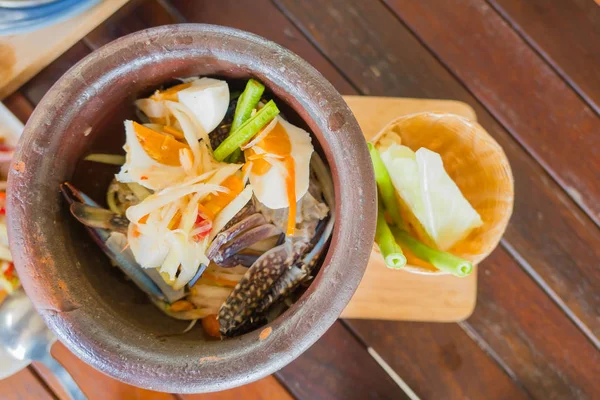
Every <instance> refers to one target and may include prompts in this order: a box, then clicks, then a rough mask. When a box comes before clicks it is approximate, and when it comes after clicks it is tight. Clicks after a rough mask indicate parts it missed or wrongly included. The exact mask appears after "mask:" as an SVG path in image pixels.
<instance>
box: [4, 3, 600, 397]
mask: <svg viewBox="0 0 600 400" xmlns="http://www.w3.org/2000/svg"><path fill="white" fill-rule="evenodd" d="M597 7H598V5H597V4H595V3H594V1H592V0H565V1H555V2H545V1H542V0H531V1H527V2H523V1H515V0H489V1H483V0H459V1H456V2H437V1H433V0H424V1H421V2H409V1H404V0H385V1H383V0H381V1H377V0H371V1H367V0H347V1H345V0H328V1H325V0H306V1H302V2H296V1H293V0H273V1H270V0H252V1H250V0H242V1H238V0H220V1H218V2H217V1H206V2H191V1H188V0H171V1H168V0H145V1H142V0H140V1H139V3H134V4H132V5H130V6H128V7H126V8H124V9H122V10H121V11H120V12H118V13H117V14H116V15H115V16H114V17H112V18H111V19H110V20H109V21H107V22H105V23H104V24H102V25H100V26H99V27H98V28H96V29H95V30H94V31H93V32H91V33H90V34H89V35H88V36H87V37H86V38H84V39H83V40H82V41H81V42H78V44H76V45H75V46H74V47H72V48H71V49H69V50H68V52H67V53H65V55H64V56H62V57H60V58H58V59H57V60H56V61H55V62H54V63H52V64H51V65H50V66H49V67H48V68H46V69H45V70H44V71H42V72H41V73H40V74H38V75H37V76H36V77H35V78H34V79H33V80H31V81H30V82H29V83H28V84H27V85H26V86H24V87H23V88H22V89H21V91H20V93H18V94H16V95H14V96H10V97H9V98H8V99H7V105H8V106H9V107H10V108H11V110H12V111H13V112H15V114H17V115H18V117H19V118H21V119H25V118H26V117H27V115H28V112H30V109H29V111H27V108H28V107H29V108H30V107H31V105H34V104H36V103H37V102H39V100H40V99H41V97H42V96H43V94H44V93H45V92H46V91H47V90H48V88H49V87H50V86H51V85H52V84H53V83H54V82H55V81H56V79H58V78H59V77H60V75H61V74H62V73H64V72H65V71H66V70H67V69H68V68H70V67H71V66H72V65H73V64H74V63H75V62H76V61H78V60H79V59H80V58H82V57H83V56H85V55H86V54H88V53H89V52H90V51H92V50H93V49H95V48H97V47H99V46H101V45H103V44H105V43H107V42H108V41H110V40H112V39H115V38H117V37H119V36H122V35H124V34H127V33H130V32H133V31H136V30H139V29H142V28H145V27H149V26H155V25H161V24H165V23H172V22H203V23H215V24H221V25H227V26H233V27H236V28H240V29H245V30H248V31H251V32H254V33H257V34H259V35H262V36H264V37H266V38H268V39H271V40H273V41H275V42H277V43H280V44H282V45H283V46H285V47H288V48H290V49H291V50H292V51H294V52H296V53H297V54H299V55H300V56H301V57H303V58H304V59H306V60H307V61H308V62H309V63H311V64H312V65H313V66H315V68H317V69H318V70H319V71H320V72H321V73H322V74H323V75H324V76H325V77H326V78H327V79H329V80H330V81H331V82H332V83H333V85H334V86H335V87H336V88H337V89H338V90H339V91H340V92H342V93H343V94H349V95H356V94H362V95H377V96H398V97H415V98H425V99H453V100H458V101H462V102H465V103H467V104H469V105H470V106H471V107H472V108H473V110H474V111H475V113H476V114H477V117H478V120H479V122H480V123H481V124H482V125H483V126H484V127H485V128H486V129H487V130H488V132H490V134H491V135H492V136H494V138H495V139H496V140H497V141H498V142H499V143H500V144H501V146H502V147H503V148H504V149H505V152H506V153H507V155H508V157H509V159H510V162H511V165H512V169H513V172H514V175H515V191H516V197H515V200H516V203H515V210H514V214H513V218H512V220H511V223H510V225H509V227H508V231H507V233H506V235H505V238H504V240H503V242H502V246H501V247H500V248H498V249H497V250H496V251H495V252H494V253H493V254H492V256H491V257H490V258H489V259H488V260H486V261H485V262H484V263H483V264H482V265H481V266H480V268H479V285H478V288H477V294H478V304H477V307H476V308H475V311H474V313H473V315H472V316H471V317H470V318H469V319H468V320H466V321H464V322H461V323H460V324H429V323H415V322H383V321H379V322H376V321H362V320H361V321H358V320H347V321H345V322H338V323H336V324H335V325H334V326H333V327H332V329H331V330H330V331H329V332H328V333H327V334H326V335H325V336H324V337H323V338H322V339H321V340H320V341H318V342H317V343H316V344H315V345H314V346H313V347H312V348H311V349H309V351H307V352H306V353H305V354H303V355H302V356H300V358H299V359H298V360H296V361H295V362H293V363H292V364H290V365H289V366H287V367H286V368H284V370H282V371H280V372H279V373H278V374H277V379H275V378H273V377H271V378H268V379H266V380H263V381H259V382H257V383H256V384H254V385H253V386H252V387H247V388H240V389H239V391H238V392H231V393H227V392H224V393H223V396H229V397H219V398H249V399H255V398H256V399H259V398H284V399H285V398H297V399H314V398H344V399H359V398H360V399H363V398H394V399H395V398H404V397H405V394H404V392H403V390H401V388H400V386H399V385H398V384H397V382H395V381H394V380H393V379H392V378H391V377H390V376H389V375H388V374H386V373H385V372H384V369H383V368H381V367H380V366H379V365H378V364H377V363H376V361H375V360H374V359H373V358H372V357H371V356H370V353H369V352H368V351H367V349H368V348H372V349H373V350H371V351H376V352H377V353H378V354H379V355H380V356H381V358H382V359H383V360H384V361H385V362H387V364H389V367H390V368H391V369H392V370H393V371H394V372H395V373H396V374H397V375H398V376H399V377H400V379H401V380H402V382H404V383H405V384H406V385H408V386H409V387H410V388H411V389H412V390H413V391H414V392H415V393H416V394H417V395H418V396H420V397H421V398H423V399H429V398H431V399H433V398H450V399H455V398H472V399H480V398H486V399H487V398H491V399H504V398H536V399H537V398H539V399H594V398H597V395H598V393H600V386H599V382H598V380H597V378H596V377H597V376H598V373H599V372H600V371H599V370H598V368H599V365H600V359H599V358H598V357H599V356H598V354H599V352H598V349H599V348H600V341H599V339H598V336H599V335H600V319H598V315H600V296H599V295H598V293H600V269H599V268H598V260H600V230H599V229H598V222H599V218H600V215H598V212H599V211H600V205H599V204H600V203H598V199H599V198H600V197H599V196H598V194H599V193H598V191H600V186H599V185H600V179H599V178H600V171H599V170H598V167H599V164H598V162H600V161H599V157H598V140H600V139H599V138H600V136H598V135H597V132H598V130H599V129H598V128H599V125H598V102H599V100H598V99H599V98H600V97H599V93H600V92H599V87H600V81H599V79H600V75H598V74H597V73H596V70H597V69H598V64H599V63H598V60H599V57H600V55H599V54H600V52H599V51H598V46H599V43H600V41H599V40H598V39H597V38H598V32H599V30H600V23H599V21H598V8H597ZM0 54H2V49H1V48H0ZM0 58H1V57H0ZM0 68H1V66H0ZM30 103H31V104H30ZM61 351H62V350H60V349H55V352H56V353H57V356H58V357H59V358H61V361H63V362H65V364H67V367H68V368H71V369H79V370H81V371H83V373H81V374H80V375H79V377H78V379H80V380H82V382H84V389H85V388H86V387H88V385H89V387H90V388H92V389H94V390H106V392H105V393H106V394H107V395H109V396H114V398H119V397H120V398H138V397H137V396H140V397H139V398H154V397H153V396H157V397H156V398H169V397H161V396H163V395H162V394H155V393H145V392H140V393H136V392H135V389H132V388H130V387H127V386H126V385H123V384H121V383H118V382H116V381H112V380H110V378H107V377H105V376H103V375H101V374H98V373H96V372H95V371H87V370H86V368H88V367H86V366H83V365H82V364H81V361H79V360H77V359H75V358H74V357H73V360H71V359H70V358H69V357H72V355H69V354H68V353H67V352H65V353H64V354H63V353H61ZM77 374H79V373H78V372H77ZM87 377H89V379H90V380H92V382H88V380H87V379H88V378H87ZM98 382H101V383H102V385H101V386H102V387H101V388H98ZM280 382H281V383H283V386H282V384H281V383H280ZM53 385H54V383H53V381H52V379H51V378H50V377H47V376H46V375H45V372H44V371H43V370H42V369H35V368H34V367H31V368H30V369H26V370H24V371H22V372H21V373H19V374H17V375H15V376H13V377H11V378H9V379H8V380H6V381H2V382H0V393H8V392H5V391H4V390H5V389H6V390H7V389H8V388H10V389H11V390H12V392H11V396H13V397H11V398H54V396H56V394H55V392H54V391H53V389H51V388H54V386H53ZM96 388H98V389H96ZM104 388H106V389H104ZM120 391H122V392H120ZM13 392H14V393H15V394H12V393H13ZM57 393H59V392H57ZM128 396H130V397H128ZM133 396H136V397H133ZM167 396H168V395H167ZM265 396H268V397H265ZM0 397H2V396H0ZM2 398H4V397H2ZM174 398H181V396H179V395H174ZM193 398H204V397H202V396H199V397H193ZM206 398H212V397H206ZM214 398H217V397H214Z"/></svg>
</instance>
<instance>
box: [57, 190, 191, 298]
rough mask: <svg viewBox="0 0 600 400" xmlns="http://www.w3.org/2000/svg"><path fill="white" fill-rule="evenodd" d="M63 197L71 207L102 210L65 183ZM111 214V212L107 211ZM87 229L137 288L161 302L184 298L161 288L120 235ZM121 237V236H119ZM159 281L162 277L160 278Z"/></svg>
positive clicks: (107, 231) (164, 286)
mask: <svg viewBox="0 0 600 400" xmlns="http://www.w3.org/2000/svg"><path fill="white" fill-rule="evenodd" d="M60 190H61V191H62V193H63V196H64V197H65V199H66V200H67V202H69V204H71V207H72V206H73V205H74V204H77V203H76V202H80V204H81V203H83V204H85V205H86V206H90V207H96V208H100V205H99V204H98V203H96V202H95V201H94V200H92V199H91V198H90V197H89V196H87V195H86V194H84V193H83V192H81V191H79V190H78V189H76V188H75V187H73V185H71V184H70V183H68V182H65V183H64V184H62V185H61V186H60ZM107 212H110V211H107ZM86 229H87V231H88V233H89V234H90V236H91V237H92V239H93V240H94V241H95V242H96V244H97V245H98V246H99V247H100V248H101V249H102V251H103V252H104V254H106V255H107V256H108V258H110V259H111V260H112V261H113V263H114V264H115V265H117V266H118V267H119V268H120V269H121V271H123V273H124V274H125V275H127V276H128V277H129V278H130V279H131V280H132V281H133V282H134V283H135V284H136V286H137V287H139V288H140V289H141V290H142V291H143V292H145V293H146V294H148V295H149V296H150V297H152V298H155V299H159V300H161V301H168V302H172V301H175V300H178V299H180V298H182V297H183V296H184V293H183V290H181V291H176V290H173V289H172V288H170V287H169V286H168V285H166V284H165V285H161V286H163V287H162V288H161V287H160V286H159V284H158V283H157V282H155V281H154V280H153V279H152V278H151V277H150V276H149V275H148V274H147V272H146V271H144V269H143V268H142V267H140V265H139V264H138V263H137V262H136V261H135V258H134V257H133V254H132V253H131V250H129V249H127V250H125V251H124V248H125V246H126V241H127V240H126V238H125V236H124V235H122V234H119V233H112V234H111V232H110V231H109V230H107V229H101V228H94V227H89V226H86ZM117 235H120V236H117ZM158 279H162V278H160V276H158Z"/></svg>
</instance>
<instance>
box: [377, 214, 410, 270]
mask: <svg viewBox="0 0 600 400" xmlns="http://www.w3.org/2000/svg"><path fill="white" fill-rule="evenodd" d="M375 242H376V243H377V245H378V246H379V250H380V251H381V255H382V256H383V259H384V260H385V265H386V266H387V267H388V268H392V269H400V268H402V267H404V266H405V265H406V257H405V256H404V254H402V249H401V248H400V246H398V244H397V243H396V240H395V239H394V235H392V231H391V230H390V227H389V226H388V224H387V222H386V221H385V216H384V215H383V207H382V206H381V204H380V205H379V208H378V209H377V228H376V230H375Z"/></svg>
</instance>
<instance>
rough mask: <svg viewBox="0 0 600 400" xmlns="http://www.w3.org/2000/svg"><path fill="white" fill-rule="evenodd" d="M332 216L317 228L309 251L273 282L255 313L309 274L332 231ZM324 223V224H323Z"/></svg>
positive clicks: (269, 304) (273, 302) (269, 305)
mask: <svg viewBox="0 0 600 400" xmlns="http://www.w3.org/2000/svg"><path fill="white" fill-rule="evenodd" d="M333 224H334V218H333V215H332V217H331V218H329V221H327V224H321V227H320V229H317V235H316V237H318V238H319V239H318V240H317V241H316V243H315V244H314V246H313V248H312V250H311V251H309V252H308V253H306V255H305V256H304V257H302V260H301V261H300V262H299V263H298V264H297V265H294V266H292V267H291V268H289V269H288V270H286V271H285V272H284V273H283V274H282V275H281V277H280V278H279V279H278V280H277V281H276V282H275V283H274V284H273V286H272V287H271V289H270V290H269V292H268V293H267V295H266V296H265V297H264V298H263V299H262V301H261V303H260V305H259V306H258V308H257V309H256V313H257V314H262V313H264V312H265V311H267V310H268V309H269V307H271V306H272V305H273V304H275V303H276V302H277V301H278V300H279V299H280V298H281V297H282V296H285V295H287V294H289V293H292V292H293V291H294V290H295V289H296V288H297V287H298V285H300V283H302V282H304V280H306V278H307V277H308V276H309V275H310V273H311V272H312V270H313V269H314V268H315V265H316V264H317V262H318V261H319V259H320V258H321V254H323V251H324V250H325V247H326V245H327V241H328V240H329V237H330V236H331V232H332V231H333ZM323 225H324V226H323Z"/></svg>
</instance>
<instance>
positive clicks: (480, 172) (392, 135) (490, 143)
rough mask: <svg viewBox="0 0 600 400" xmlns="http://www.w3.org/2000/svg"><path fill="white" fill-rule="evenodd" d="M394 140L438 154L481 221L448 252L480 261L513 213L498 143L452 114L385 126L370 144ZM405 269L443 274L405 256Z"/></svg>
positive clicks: (402, 119)
mask: <svg viewBox="0 0 600 400" xmlns="http://www.w3.org/2000/svg"><path fill="white" fill-rule="evenodd" d="M386 140H394V141H400V142H401V144H403V145H405V146H408V147H409V148H411V149H412V150H413V151H417V150H418V149H420V148H421V147H425V148H427V149H429V150H431V151H434V152H436V153H438V154H439V155H440V156H441V157H442V160H443V161H444V168H445V169H446V172H447V173H448V175H450V177H451V178H452V179H453V180H454V182H456V185H457V186H458V187H459V188H460V190H461V192H462V194H463V195H464V196H465V198H466V199H467V200H468V201H469V203H471V205H472V206H473V208H475V210H476V211H477V212H478V213H479V215H480V216H481V219H482V220H483V225H482V226H480V227H479V228H476V229H474V230H473V231H471V232H470V234H469V235H468V236H467V237H465V238H464V239H462V240H460V241H459V242H457V243H456V244H455V245H454V246H453V247H452V248H450V249H449V252H450V253H452V254H454V255H456V256H459V257H462V258H464V259H467V260H469V261H471V262H472V263H473V264H475V265H476V264H478V263H480V262H481V261H482V260H483V259H485V258H486V257H487V256H488V255H489V254H490V253H491V252H492V251H493V250H494V248H496V246H497V245H498V242H499V241H500V238H501V237H502V235H503V234H504V231H505V230H506V226H507V224H508V221H509V219H510V216H511V214H512V209H513V200H514V182H513V176H512V172H511V169H510V164H509V163H508V159H507V158H506V154H504V151H503V150H502V148H501V147H500V145H499V144H498V143H497V142H496V141H495V140H494V139H493V138H492V137H491V136H490V134H489V133H487V132H486V130H485V129H483V127H482V126H481V125H479V124H478V123H477V122H474V121H470V120H468V119H466V118H463V117H460V116H458V115H454V114H439V113H428V112H426V113H418V114H411V115H407V116H403V117H400V118H398V119H396V120H394V121H392V122H390V123H389V124H388V125H386V126H385V127H384V128H383V129H382V130H381V131H380V132H379V133H378V134H377V135H376V136H375V137H374V138H373V140H372V142H373V143H374V144H375V146H376V147H377V146H378V145H381V144H382V143H383V142H384V141H386ZM405 255H406V258H407V265H406V267H405V268H406V270H407V271H410V272H414V273H423V274H434V275H439V274H447V273H446V272H443V271H440V270H438V269H436V268H435V267H434V266H433V265H431V264H429V263H427V262H424V261H422V260H419V259H417V258H416V257H415V256H413V255H412V254H410V253H409V252H406V254H405Z"/></svg>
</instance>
